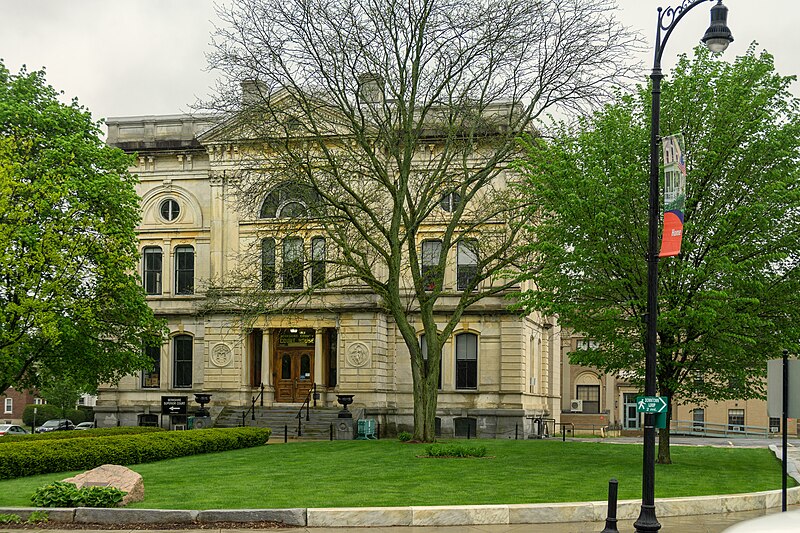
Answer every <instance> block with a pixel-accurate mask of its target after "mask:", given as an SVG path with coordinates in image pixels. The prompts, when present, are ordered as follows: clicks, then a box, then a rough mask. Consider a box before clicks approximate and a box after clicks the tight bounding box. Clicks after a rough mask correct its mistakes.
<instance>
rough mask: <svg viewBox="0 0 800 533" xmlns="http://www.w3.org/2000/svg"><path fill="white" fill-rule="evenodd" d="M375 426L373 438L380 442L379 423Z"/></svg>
mask: <svg viewBox="0 0 800 533" xmlns="http://www.w3.org/2000/svg"><path fill="white" fill-rule="evenodd" d="M376 426H377V427H376V428H375V438H376V439H377V440H381V423H380V422H378V423H377V424H376Z"/></svg>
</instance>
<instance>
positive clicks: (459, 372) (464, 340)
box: [456, 333, 478, 389]
mask: <svg viewBox="0 0 800 533" xmlns="http://www.w3.org/2000/svg"><path fill="white" fill-rule="evenodd" d="M477 388H478V336H477V335H475V334H474V333H459V334H458V335H456V389H477Z"/></svg>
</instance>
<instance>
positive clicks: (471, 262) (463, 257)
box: [456, 239, 478, 291]
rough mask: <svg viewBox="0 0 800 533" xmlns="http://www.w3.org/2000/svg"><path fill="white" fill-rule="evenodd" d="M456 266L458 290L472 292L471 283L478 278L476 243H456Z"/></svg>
mask: <svg viewBox="0 0 800 533" xmlns="http://www.w3.org/2000/svg"><path fill="white" fill-rule="evenodd" d="M456 264H457V267H456V269H457V271H456V285H457V288H458V290H460V291H466V290H474V289H475V287H474V286H473V282H474V281H475V278H476V277H477V276H478V241H476V240H474V239H472V240H468V241H462V242H459V243H458V254H457V258H456Z"/></svg>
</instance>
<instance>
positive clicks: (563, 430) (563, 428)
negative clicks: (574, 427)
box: [561, 426, 567, 442]
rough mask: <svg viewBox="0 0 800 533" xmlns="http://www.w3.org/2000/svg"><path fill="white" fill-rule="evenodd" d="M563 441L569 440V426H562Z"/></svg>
mask: <svg viewBox="0 0 800 533" xmlns="http://www.w3.org/2000/svg"><path fill="white" fill-rule="evenodd" d="M561 442H567V426H561Z"/></svg>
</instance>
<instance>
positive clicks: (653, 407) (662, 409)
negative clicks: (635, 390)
mask: <svg viewBox="0 0 800 533" xmlns="http://www.w3.org/2000/svg"><path fill="white" fill-rule="evenodd" d="M668 406H669V398H667V397H666V396H637V397H636V412H637V413H666V412H667V407H668Z"/></svg>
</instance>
